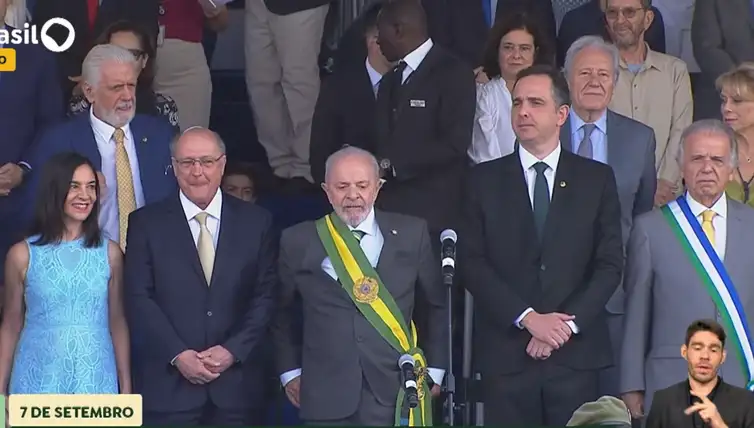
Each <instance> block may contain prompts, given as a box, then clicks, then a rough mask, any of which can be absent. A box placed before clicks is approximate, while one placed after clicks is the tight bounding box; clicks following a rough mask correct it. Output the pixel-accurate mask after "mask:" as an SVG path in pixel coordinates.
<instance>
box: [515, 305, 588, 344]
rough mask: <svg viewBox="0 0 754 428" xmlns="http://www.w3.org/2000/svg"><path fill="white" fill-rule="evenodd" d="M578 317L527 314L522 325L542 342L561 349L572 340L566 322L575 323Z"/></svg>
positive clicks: (569, 328)
mask: <svg viewBox="0 0 754 428" xmlns="http://www.w3.org/2000/svg"><path fill="white" fill-rule="evenodd" d="M575 318H576V317H574V316H573V315H568V314H561V313H558V312H553V313H550V314H539V313H537V312H529V313H528V314H526V316H525V317H524V319H523V320H521V325H523V326H524V328H526V329H527V330H528V331H529V333H530V334H531V335H532V336H533V337H536V338H537V339H539V340H540V341H542V342H544V343H546V344H547V345H550V346H552V348H553V349H559V348H560V347H561V346H563V345H565V343H566V342H568V339H570V338H571V334H572V333H573V332H572V331H571V327H568V324H566V321H573V320H574V319H575Z"/></svg>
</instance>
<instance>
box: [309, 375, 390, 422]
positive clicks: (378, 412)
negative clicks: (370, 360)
mask: <svg viewBox="0 0 754 428" xmlns="http://www.w3.org/2000/svg"><path fill="white" fill-rule="evenodd" d="M361 385H362V387H361V400H360V401H359V406H358V408H357V409H356V413H354V414H353V415H351V416H349V417H347V418H345V419H338V420H332V421H306V425H315V426H317V425H319V426H349V425H350V426H393V425H394V423H395V407H393V406H390V407H388V406H385V405H384V404H381V403H380V402H379V401H377V398H376V397H375V396H374V393H373V392H372V390H371V389H370V388H369V383H368V382H367V380H366V378H363V379H362V383H361Z"/></svg>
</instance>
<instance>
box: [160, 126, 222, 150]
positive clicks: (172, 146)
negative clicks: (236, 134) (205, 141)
mask: <svg viewBox="0 0 754 428" xmlns="http://www.w3.org/2000/svg"><path fill="white" fill-rule="evenodd" d="M200 130H201V131H207V132H209V133H210V134H211V135H212V137H213V140H214V141H215V144H217V148H218V149H219V150H220V153H222V154H225V142H224V141H223V139H222V138H221V137H220V134H218V133H217V132H215V131H213V130H211V129H209V128H205V127H203V126H192V127H190V128H186V130H185V131H183V132H179V133H178V134H176V135H175V136H174V137H173V139H172V140H171V141H170V156H172V157H175V150H176V147H177V146H178V142H179V141H180V139H181V137H183V136H184V135H186V134H187V133H189V132H196V131H200Z"/></svg>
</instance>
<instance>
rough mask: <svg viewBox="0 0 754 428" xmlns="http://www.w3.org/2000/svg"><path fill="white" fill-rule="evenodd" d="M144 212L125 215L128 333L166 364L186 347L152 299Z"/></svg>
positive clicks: (152, 287)
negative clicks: (126, 222) (126, 225)
mask: <svg viewBox="0 0 754 428" xmlns="http://www.w3.org/2000/svg"><path fill="white" fill-rule="evenodd" d="M143 213H144V212H143V211H138V210H137V211H134V212H133V213H131V215H130V216H129V217H128V233H127V238H126V240H127V242H128V251H126V258H125V264H124V272H123V287H124V295H125V301H126V305H125V306H126V313H127V315H128V321H129V327H130V330H131V335H132V336H133V337H137V338H139V342H141V343H142V344H143V346H145V347H148V348H149V349H150V350H151V352H152V353H153V354H155V355H157V356H158V358H159V359H160V360H162V361H165V365H166V366H168V365H169V364H170V363H171V362H172V361H173V359H174V358H175V357H177V356H178V354H180V353H181V352H183V351H185V350H187V349H188V347H187V346H186V344H185V343H184V342H183V340H181V338H180V337H179V336H178V333H176V331H175V329H174V328H173V326H172V325H171V324H170V321H169V320H168V318H167V316H165V313H164V312H162V309H161V308H160V306H159V305H158V304H157V302H156V301H155V297H154V294H155V284H154V278H153V276H152V270H153V264H154V260H153V258H152V250H151V248H149V229H148V227H146V225H145V223H146V222H148V221H149V219H148V218H144V217H145V216H144V215H142V214H143Z"/></svg>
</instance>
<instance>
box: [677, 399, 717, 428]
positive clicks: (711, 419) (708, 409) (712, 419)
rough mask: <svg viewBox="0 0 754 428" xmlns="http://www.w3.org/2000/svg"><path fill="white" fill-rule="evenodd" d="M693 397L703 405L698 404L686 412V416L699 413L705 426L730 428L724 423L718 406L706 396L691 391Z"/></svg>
mask: <svg viewBox="0 0 754 428" xmlns="http://www.w3.org/2000/svg"><path fill="white" fill-rule="evenodd" d="M691 395H693V396H694V397H697V398H699V399H700V400H702V402H701V403H696V404H694V405H693V406H691V407H689V408H688V409H686V410H685V411H684V413H685V414H686V415H690V414H692V413H694V412H697V413H699V417H700V418H702V420H703V421H704V423H705V424H707V425H709V426H710V427H711V428H728V425H726V424H725V421H723V418H722V416H720V412H719V411H718V410H717V406H715V403H713V402H712V401H711V400H710V399H709V398H707V396H706V395H704V394H701V393H699V392H696V391H694V390H692V391H691Z"/></svg>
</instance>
